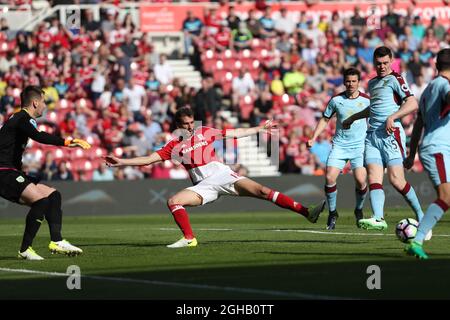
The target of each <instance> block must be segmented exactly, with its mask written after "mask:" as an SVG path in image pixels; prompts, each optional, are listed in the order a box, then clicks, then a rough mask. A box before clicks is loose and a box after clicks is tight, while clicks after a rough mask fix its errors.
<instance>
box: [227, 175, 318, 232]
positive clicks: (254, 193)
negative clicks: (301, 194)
mask: <svg viewBox="0 0 450 320" xmlns="http://www.w3.org/2000/svg"><path fill="white" fill-rule="evenodd" d="M234 188H235V189H236V192H237V193H238V195H239V196H244V197H254V198H258V199H263V200H268V201H272V202H273V203H275V204H276V205H278V206H279V207H281V208H284V209H289V210H292V211H294V212H296V213H300V214H301V215H303V216H305V217H306V218H307V219H308V220H309V221H310V222H312V223H316V221H317V219H318V218H319V215H320V213H321V212H322V211H323V209H324V207H325V201H322V202H321V203H320V204H319V205H318V206H316V207H314V208H311V209H308V208H307V207H304V206H303V205H302V204H300V203H298V202H296V201H294V200H293V199H292V198H290V197H288V196H286V195H285V194H283V193H281V192H278V191H274V190H272V189H270V188H268V187H266V186H263V185H261V184H259V183H257V182H256V181H253V180H251V179H248V178H245V179H241V180H239V181H237V182H236V183H235V184H234Z"/></svg>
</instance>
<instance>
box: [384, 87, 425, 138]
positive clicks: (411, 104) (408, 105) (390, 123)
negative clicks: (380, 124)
mask: <svg viewBox="0 0 450 320" xmlns="http://www.w3.org/2000/svg"><path fill="white" fill-rule="evenodd" d="M417 109H419V104H418V103H417V99H416V98H415V97H414V96H409V97H408V98H406V100H405V103H403V104H402V105H401V107H400V109H398V111H397V112H396V113H394V114H392V115H390V116H389V117H388V118H387V119H386V131H387V132H388V133H392V132H394V130H395V123H394V122H395V120H398V119H401V118H403V117H404V116H406V115H408V114H410V113H413V112H415V111H417Z"/></svg>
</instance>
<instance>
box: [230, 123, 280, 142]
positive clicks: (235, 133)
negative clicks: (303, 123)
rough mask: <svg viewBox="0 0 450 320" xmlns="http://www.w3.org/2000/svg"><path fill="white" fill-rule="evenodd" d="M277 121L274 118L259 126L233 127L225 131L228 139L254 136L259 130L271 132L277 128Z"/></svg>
mask: <svg viewBox="0 0 450 320" xmlns="http://www.w3.org/2000/svg"><path fill="white" fill-rule="evenodd" d="M277 125H278V124H277V123H276V122H275V121H274V120H272V119H271V120H267V121H266V122H265V123H264V124H262V125H260V126H258V127H253V128H238V129H231V130H227V131H226V133H225V137H224V138H226V139H228V138H242V137H248V136H252V135H255V134H258V133H259V132H264V131H265V132H268V133H270V131H271V130H272V129H275V128H276V127H277Z"/></svg>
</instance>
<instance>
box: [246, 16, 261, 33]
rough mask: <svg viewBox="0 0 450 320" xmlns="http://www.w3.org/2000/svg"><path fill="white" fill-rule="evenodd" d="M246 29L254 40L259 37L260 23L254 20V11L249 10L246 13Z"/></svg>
mask: <svg viewBox="0 0 450 320" xmlns="http://www.w3.org/2000/svg"><path fill="white" fill-rule="evenodd" d="M246 22H247V29H248V30H249V31H250V32H251V33H252V36H253V37H254V38H260V37H261V28H262V26H261V22H260V21H259V20H258V19H257V18H256V11H255V10H254V9H250V10H249V12H248V19H247V20H246Z"/></svg>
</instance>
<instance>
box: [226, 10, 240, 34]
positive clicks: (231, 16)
mask: <svg viewBox="0 0 450 320" xmlns="http://www.w3.org/2000/svg"><path fill="white" fill-rule="evenodd" d="M226 21H227V24H228V27H229V28H230V29H231V31H233V30H236V29H238V28H239V24H240V22H241V19H240V18H239V17H238V16H237V15H236V9H235V8H234V6H230V7H229V9H228V16H227V18H226Z"/></svg>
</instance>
